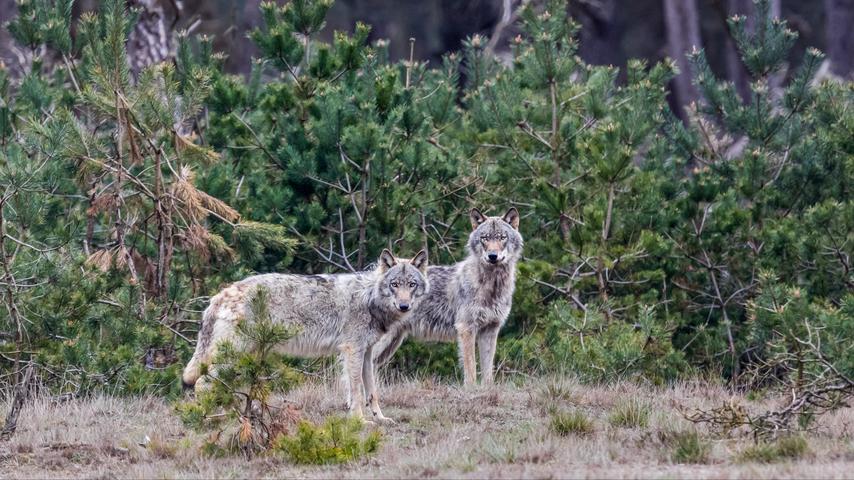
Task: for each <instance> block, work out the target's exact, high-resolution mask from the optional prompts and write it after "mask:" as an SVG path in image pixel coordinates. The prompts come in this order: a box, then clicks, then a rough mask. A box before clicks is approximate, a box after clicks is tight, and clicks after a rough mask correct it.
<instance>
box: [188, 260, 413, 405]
mask: <svg viewBox="0 0 854 480" xmlns="http://www.w3.org/2000/svg"><path fill="white" fill-rule="evenodd" d="M426 271H427V253H426V252H424V251H421V252H419V253H418V255H415V257H414V258H413V259H412V260H401V259H397V258H395V257H394V256H393V255H392V254H391V252H389V251H388V250H383V252H382V254H381V255H380V259H379V262H378V267H377V268H376V269H375V270H372V271H366V272H360V273H353V274H337V275H283V274H275V273H273V274H265V275H256V276H253V277H249V278H247V279H245V280H242V281H239V282H237V283H234V284H232V285H231V286H229V287H228V288H226V289H225V290H223V291H222V292H220V293H219V294H217V295H216V296H215V297H213V298H212V299H211V303H210V306H209V307H208V308H207V310H205V313H204V316H203V320H202V328H201V330H200V331H199V338H198V341H197V343H196V352H195V354H193V358H192V359H191V360H190V362H189V363H188V364H187V366H186V367H185V368H184V374H183V381H184V385H185V386H188V387H189V386H192V385H195V386H196V389H200V388H202V382H200V381H199V380H200V379H199V377H200V376H201V367H202V364H205V363H209V362H210V361H211V360H212V359H213V358H214V356H215V354H216V349H217V346H218V344H220V343H221V342H223V341H229V342H232V344H234V345H235V346H236V347H237V348H241V345H240V343H239V342H240V339H239V338H238V336H237V334H236V333H237V323H238V322H239V321H240V320H242V319H246V318H247V317H248V316H249V315H251V310H250V302H251V300H252V298H253V295H255V292H256V290H257V288H258V287H260V286H263V287H266V288H267V290H268V291H269V293H270V295H269V297H270V300H269V312H270V319H271V320H272V321H273V322H274V323H279V324H283V325H290V326H296V327H297V328H298V333H297V335H296V336H294V337H293V338H291V339H290V340H288V341H287V342H285V344H284V345H282V346H281V349H282V351H283V352H284V353H287V354H290V355H295V356H303V357H314V356H322V355H330V354H335V353H340V354H341V355H342V357H343V359H344V361H345V366H346V371H347V372H348V377H349V378H348V381H349V384H350V388H351V391H350V392H349V397H348V398H352V400H353V401H352V402H349V403H350V412H351V414H352V415H354V416H355V417H358V418H362V417H363V415H362V405H365V397H364V395H365V394H366V393H367V396H368V401H369V403H370V407H371V412H372V413H373V415H374V418H376V419H377V420H388V419H387V418H386V417H385V416H383V414H382V411H381V410H380V405H379V398H378V397H377V391H376V384H375V382H374V376H375V375H374V374H375V368H374V363H373V346H374V344H375V343H376V342H377V340H379V338H380V337H381V335H382V334H383V333H384V332H386V331H387V330H388V329H389V328H391V327H392V326H393V325H394V324H395V323H398V322H399V321H400V320H402V319H404V318H405V317H406V315H408V313H409V312H410V311H411V310H413V309H414V308H415V306H416V304H417V303H418V301H419V300H420V298H421V297H423V296H424V294H425V292H426V291H427V275H426Z"/></svg>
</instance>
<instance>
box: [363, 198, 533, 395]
mask: <svg viewBox="0 0 854 480" xmlns="http://www.w3.org/2000/svg"><path fill="white" fill-rule="evenodd" d="M469 217H470V219H471V226H472V232H471V234H470V235H469V239H468V243H467V244H466V250H467V256H466V258H465V259H464V260H463V261H461V262H458V263H456V264H454V265H450V266H432V267H430V268H428V269H427V280H428V281H429V282H430V290H429V291H428V292H427V295H426V296H425V297H424V299H423V300H422V301H421V303H420V305H419V306H418V308H416V309H415V311H413V312H412V314H411V315H409V316H408V317H407V318H406V319H404V320H403V321H401V322H398V323H396V324H394V325H392V326H391V328H390V329H389V331H388V332H386V333H385V334H384V335H383V337H382V338H381V339H380V340H379V342H377V345H375V346H374V352H375V354H374V355H375V356H374V361H375V363H377V364H378V365H382V364H384V363H386V362H388V360H389V359H390V358H391V356H392V355H393V354H394V352H395V351H396V350H397V349H398V347H400V344H401V343H402V342H403V340H404V339H405V338H406V337H407V336H412V337H414V338H416V339H418V340H424V341H440V342H453V341H456V342H457V345H458V347H459V355H460V362H461V363H462V367H463V374H464V383H465V385H473V384H474V383H476V379H477V376H476V366H475V343H477V348H478V350H479V351H480V368H481V382H482V383H484V384H491V383H492V381H493V362H494V360H495V347H496V342H497V340H498V332H499V330H500V329H501V327H502V326H503V325H504V322H505V321H506V320H507V316H508V315H509V314H510V307H511V305H512V301H513V290H514V288H515V284H516V263H517V262H518V260H519V258H520V257H521V255H522V247H523V240H522V235H521V234H520V233H519V212H518V211H517V210H516V209H515V208H511V209H510V210H508V211H507V213H505V214H504V216H501V217H486V216H484V215H483V214H482V213H481V212H480V211H479V210H478V209H476V208H475V209H472V210H471V213H470V215H469Z"/></svg>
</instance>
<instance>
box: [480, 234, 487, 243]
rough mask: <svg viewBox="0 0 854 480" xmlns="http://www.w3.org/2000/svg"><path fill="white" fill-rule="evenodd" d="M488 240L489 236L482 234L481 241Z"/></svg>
mask: <svg viewBox="0 0 854 480" xmlns="http://www.w3.org/2000/svg"><path fill="white" fill-rule="evenodd" d="M487 240H489V237H487V236H486V235H481V236H480V241H481V242H485V241H487Z"/></svg>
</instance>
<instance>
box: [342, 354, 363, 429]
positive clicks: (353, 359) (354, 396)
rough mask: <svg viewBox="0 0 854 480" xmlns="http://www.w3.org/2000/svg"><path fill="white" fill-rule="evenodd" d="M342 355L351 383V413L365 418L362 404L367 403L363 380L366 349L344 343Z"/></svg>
mask: <svg viewBox="0 0 854 480" xmlns="http://www.w3.org/2000/svg"><path fill="white" fill-rule="evenodd" d="M340 350H341V355H342V356H343V357H344V363H345V364H346V368H345V370H346V372H347V381H348V383H349V387H350V388H349V402H348V403H349V404H350V406H349V408H350V415H352V416H354V417H356V418H358V419H360V420H364V418H365V416H364V414H363V413H362V405H364V404H365V386H364V384H363V382H362V365H363V363H364V361H365V350H363V349H357V348H356V347H354V346H353V345H350V344H346V345H342V346H341V348H340Z"/></svg>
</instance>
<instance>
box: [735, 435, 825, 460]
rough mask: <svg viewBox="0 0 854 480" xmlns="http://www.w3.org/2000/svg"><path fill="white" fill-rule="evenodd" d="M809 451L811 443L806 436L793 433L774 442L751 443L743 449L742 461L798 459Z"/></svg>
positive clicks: (740, 458) (740, 457)
mask: <svg viewBox="0 0 854 480" xmlns="http://www.w3.org/2000/svg"><path fill="white" fill-rule="evenodd" d="M807 453H809V443H808V442H807V440H806V439H805V438H804V437H801V436H798V435H791V436H788V437H782V438H780V439H779V440H777V441H776V442H773V443H759V444H756V445H751V446H749V447H747V448H746V449H744V450H742V451H741V454H739V456H738V460H739V461H741V462H755V463H775V462H784V461H787V460H797V459H800V458H803V457H804V456H805V455H806V454H807Z"/></svg>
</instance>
